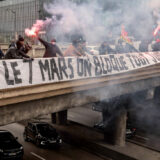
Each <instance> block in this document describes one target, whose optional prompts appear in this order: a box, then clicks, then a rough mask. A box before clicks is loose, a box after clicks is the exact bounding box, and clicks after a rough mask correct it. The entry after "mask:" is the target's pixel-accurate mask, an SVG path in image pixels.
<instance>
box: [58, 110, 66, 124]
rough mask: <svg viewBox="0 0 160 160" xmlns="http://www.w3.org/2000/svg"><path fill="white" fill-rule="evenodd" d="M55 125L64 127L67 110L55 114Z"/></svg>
mask: <svg viewBox="0 0 160 160" xmlns="http://www.w3.org/2000/svg"><path fill="white" fill-rule="evenodd" d="M56 123H57V124H59V125H66V124H67V110H65V111H61V112H58V113H57V115H56Z"/></svg>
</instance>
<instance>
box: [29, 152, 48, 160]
mask: <svg viewBox="0 0 160 160" xmlns="http://www.w3.org/2000/svg"><path fill="white" fill-rule="evenodd" d="M30 154H32V155H33V156H35V157H37V158H39V159H41V160H46V159H45V158H43V157H41V156H39V155H37V154H36V153H34V152H30Z"/></svg>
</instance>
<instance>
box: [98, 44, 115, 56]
mask: <svg viewBox="0 0 160 160" xmlns="http://www.w3.org/2000/svg"><path fill="white" fill-rule="evenodd" d="M115 53H116V51H115V50H114V49H112V48H111V47H110V46H109V44H108V42H106V41H105V42H103V43H102V44H101V46H100V47H99V55H106V54H115Z"/></svg>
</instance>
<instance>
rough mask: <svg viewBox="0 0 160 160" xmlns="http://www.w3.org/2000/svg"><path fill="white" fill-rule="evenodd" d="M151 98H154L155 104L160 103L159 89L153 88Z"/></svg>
mask: <svg viewBox="0 0 160 160" xmlns="http://www.w3.org/2000/svg"><path fill="white" fill-rule="evenodd" d="M153 98H154V100H155V102H156V103H160V87H156V88H155V90H154V97H153Z"/></svg>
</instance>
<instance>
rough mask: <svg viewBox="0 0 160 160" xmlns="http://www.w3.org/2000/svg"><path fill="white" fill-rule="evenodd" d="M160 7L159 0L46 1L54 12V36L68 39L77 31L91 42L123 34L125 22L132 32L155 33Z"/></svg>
mask: <svg viewBox="0 0 160 160" xmlns="http://www.w3.org/2000/svg"><path fill="white" fill-rule="evenodd" d="M159 7H160V2H159V0H141V1H139V0H134V1H128V0H92V1H91V0H90V1H89V0H88V1H87V0H86V2H84V3H81V4H76V3H73V2H72V1H70V0H59V1H54V2H53V3H51V4H45V5H44V8H45V10H46V11H47V12H48V13H49V14H51V15H52V20H53V23H52V26H51V27H50V28H49V29H50V32H49V34H50V35H51V36H56V37H60V38H62V39H63V40H64V37H65V36H66V37H67V35H70V34H73V33H75V32H76V33H81V34H83V35H84V36H85V38H86V40H87V41H89V42H102V41H103V40H104V39H106V38H109V36H111V35H112V36H116V37H120V32H121V25H122V24H123V25H124V26H125V28H127V32H128V33H129V36H133V37H134V36H136V37H140V38H146V37H147V38H148V37H151V36H152V31H153V29H154V27H155V26H154V25H155V18H158V16H159ZM151 38H152V37H151Z"/></svg>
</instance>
